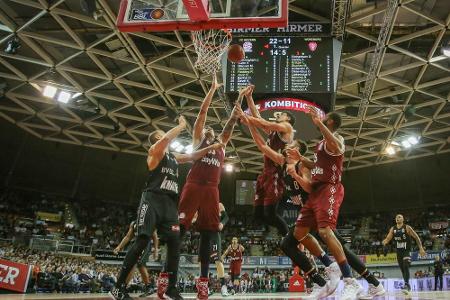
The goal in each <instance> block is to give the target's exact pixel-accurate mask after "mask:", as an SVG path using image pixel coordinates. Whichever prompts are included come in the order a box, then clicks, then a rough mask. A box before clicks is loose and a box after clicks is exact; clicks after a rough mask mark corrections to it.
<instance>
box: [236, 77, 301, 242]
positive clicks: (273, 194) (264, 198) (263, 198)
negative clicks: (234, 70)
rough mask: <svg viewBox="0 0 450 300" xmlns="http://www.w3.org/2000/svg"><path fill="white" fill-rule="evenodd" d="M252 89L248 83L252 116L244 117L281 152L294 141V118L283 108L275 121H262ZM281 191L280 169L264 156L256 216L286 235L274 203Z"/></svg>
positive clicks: (257, 185)
mask: <svg viewBox="0 0 450 300" xmlns="http://www.w3.org/2000/svg"><path fill="white" fill-rule="evenodd" d="M253 88H254V87H253V86H251V88H250V89H247V90H246V92H245V97H246V99H247V104H248V107H249V109H250V111H251V113H252V115H253V116H248V117H247V119H248V121H249V122H250V124H251V125H253V126H255V127H258V128H261V129H263V130H264V131H265V132H266V133H267V134H268V135H269V136H268V139H267V145H268V146H269V147H270V148H271V149H272V150H274V151H276V152H281V151H282V150H283V149H284V148H285V147H286V145H287V144H289V143H291V142H292V140H293V137H294V128H293V127H292V126H293V125H294V124H295V117H294V116H293V115H292V114H291V113H289V112H287V111H283V112H281V113H279V114H278V115H277V117H276V122H269V121H266V120H264V119H263V118H262V117H261V116H260V114H259V112H258V109H257V108H256V105H255V103H254V101H253V97H252V92H253ZM283 192H284V182H283V175H282V168H281V167H280V166H279V165H277V164H276V163H275V162H274V161H273V160H272V159H270V157H268V156H267V155H264V169H263V171H262V173H261V175H259V176H258V179H257V181H256V195H255V203H254V205H255V219H256V220H263V221H264V223H266V224H267V225H271V226H274V227H276V228H277V229H278V232H279V233H280V234H281V235H282V236H285V235H286V234H287V233H288V231H289V228H288V225H287V224H286V222H285V221H284V220H283V218H282V217H281V216H280V215H278V214H277V212H276V206H277V204H278V202H279V201H280V200H281V198H282V197H283Z"/></svg>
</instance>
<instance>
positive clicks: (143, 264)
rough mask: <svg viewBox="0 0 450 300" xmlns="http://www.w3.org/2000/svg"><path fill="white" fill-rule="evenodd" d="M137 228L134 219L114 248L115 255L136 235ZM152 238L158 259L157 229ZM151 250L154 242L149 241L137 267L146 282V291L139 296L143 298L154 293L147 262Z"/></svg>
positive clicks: (132, 271) (130, 275) (130, 276)
mask: <svg viewBox="0 0 450 300" xmlns="http://www.w3.org/2000/svg"><path fill="white" fill-rule="evenodd" d="M136 229H137V227H136V221H132V222H131V223H130V226H129V227H128V232H127V234H126V235H125V236H124V237H123V239H122V241H121V242H120V244H119V245H118V246H117V247H116V248H115V249H114V250H113V253H114V254H115V255H117V254H119V252H120V251H122V250H123V249H124V248H125V247H126V245H128V243H129V242H130V241H132V240H133V239H134V238H135V237H136ZM152 240H153V245H154V249H155V250H154V253H153V255H154V258H155V259H156V258H157V256H158V247H159V240H158V235H157V234H156V231H155V232H153V235H152ZM151 250H152V244H151V243H149V244H148V245H147V247H146V248H145V251H144V252H143V253H142V255H141V257H140V258H139V261H138V263H137V264H136V267H137V268H138V270H139V273H140V274H141V277H142V281H143V282H144V284H145V292H144V293H143V294H142V295H140V296H139V297H141V298H143V297H147V296H150V295H151V294H153V293H154V290H153V288H152V286H151V285H150V276H149V275H148V271H147V262H148V258H149V256H150V252H151ZM136 267H135V268H136ZM135 268H133V269H132V270H131V272H130V274H128V277H127V280H126V282H127V284H128V283H129V282H130V280H131V278H132V277H133V273H134V270H135Z"/></svg>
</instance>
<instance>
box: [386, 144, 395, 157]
mask: <svg viewBox="0 0 450 300" xmlns="http://www.w3.org/2000/svg"><path fill="white" fill-rule="evenodd" d="M385 150H386V153H387V154H388V155H394V154H395V152H396V151H395V148H394V147H392V146H387V147H386V149H385Z"/></svg>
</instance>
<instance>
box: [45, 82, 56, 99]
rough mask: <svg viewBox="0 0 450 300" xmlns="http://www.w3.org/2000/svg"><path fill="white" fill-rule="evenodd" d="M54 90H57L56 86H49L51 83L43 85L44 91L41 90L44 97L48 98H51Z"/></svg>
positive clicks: (54, 92)
mask: <svg viewBox="0 0 450 300" xmlns="http://www.w3.org/2000/svg"><path fill="white" fill-rule="evenodd" d="M56 91H57V88H55V87H54V86H51V85H47V86H45V88H44V91H43V92H42V95H44V96H45V97H48V98H53V97H55V95H56Z"/></svg>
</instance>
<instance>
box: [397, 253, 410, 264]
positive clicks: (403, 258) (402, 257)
mask: <svg viewBox="0 0 450 300" xmlns="http://www.w3.org/2000/svg"><path fill="white" fill-rule="evenodd" d="M397 263H398V265H399V266H400V267H403V265H404V264H409V265H410V264H411V249H397Z"/></svg>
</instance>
